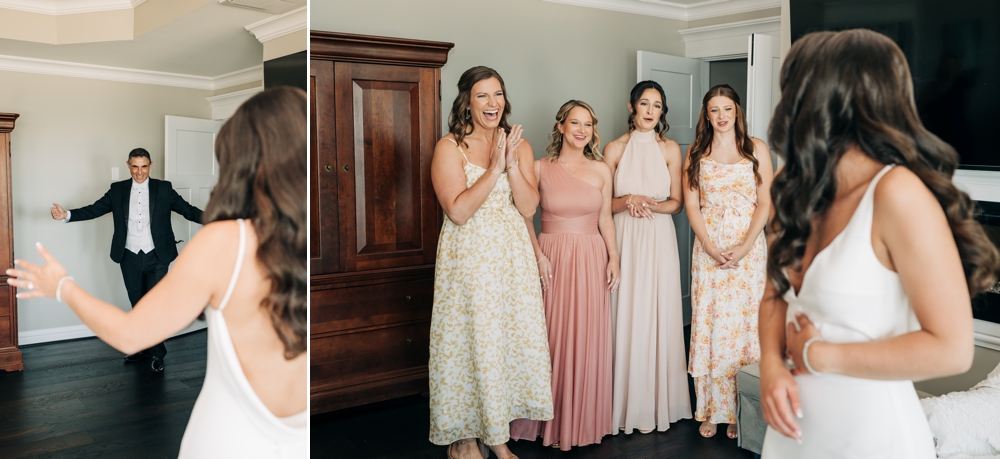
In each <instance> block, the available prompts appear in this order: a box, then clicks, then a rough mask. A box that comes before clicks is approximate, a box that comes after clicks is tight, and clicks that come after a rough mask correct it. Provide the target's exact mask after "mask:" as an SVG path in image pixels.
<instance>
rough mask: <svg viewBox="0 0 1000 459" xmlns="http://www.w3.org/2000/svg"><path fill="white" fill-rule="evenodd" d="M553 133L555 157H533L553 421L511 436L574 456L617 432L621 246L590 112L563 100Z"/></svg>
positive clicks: (518, 426) (514, 428)
mask: <svg viewBox="0 0 1000 459" xmlns="http://www.w3.org/2000/svg"><path fill="white" fill-rule="evenodd" d="M549 137H550V138H552V143H551V144H549V146H548V147H547V148H546V152H548V154H549V157H548V158H545V159H541V160H537V161H535V171H536V173H537V175H538V188H539V195H540V199H541V207H542V233H541V234H540V235H539V236H538V238H537V241H536V240H535V238H534V237H532V241H533V243H534V246H535V257H536V258H537V259H538V271H539V274H540V275H541V277H542V288H543V292H542V297H543V298H544V300H545V319H546V320H545V322H546V324H547V326H548V334H549V353H550V354H551V356H552V402H553V408H554V417H553V418H552V420H551V421H546V422H538V421H528V420H523V419H519V420H517V421H514V422H513V423H511V438H515V439H526V440H534V439H535V438H537V437H538V436H541V437H542V444H543V445H545V446H554V447H559V448H561V449H562V450H563V451H569V449H570V448H571V447H574V446H584V445H590V444H594V443H600V442H601V438H602V437H604V436H605V435H609V434H611V433H614V430H613V429H612V425H611V390H612V386H611V311H610V303H609V301H610V297H609V293H610V292H611V291H613V290H614V289H615V288H617V287H618V250H617V248H616V245H615V225H614V221H613V220H612V217H611V173H610V171H608V168H607V166H605V165H604V163H603V162H602V161H601V159H603V158H602V157H601V154H600V150H598V148H599V146H600V142H601V137H600V136H599V135H598V134H597V117H596V116H594V111H593V109H592V108H590V106H589V105H587V104H586V103H585V102H583V101H578V100H571V101H569V102H566V103H565V104H563V106H562V107H561V108H560V109H559V112H558V113H557V114H556V125H555V127H554V128H553V130H552V134H550V135H549ZM526 220H527V223H528V225H529V226H528V229H529V231H530V234H531V235H532V236H534V232H535V229H534V225H533V224H532V220H531V219H530V218H528V219H526Z"/></svg>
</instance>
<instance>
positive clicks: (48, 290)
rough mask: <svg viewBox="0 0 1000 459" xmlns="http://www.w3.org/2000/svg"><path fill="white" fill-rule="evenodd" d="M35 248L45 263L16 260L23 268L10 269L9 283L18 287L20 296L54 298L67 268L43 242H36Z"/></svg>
mask: <svg viewBox="0 0 1000 459" xmlns="http://www.w3.org/2000/svg"><path fill="white" fill-rule="evenodd" d="M35 248H36V249H38V253H39V254H41V255H42V259H43V260H45V264H44V265H41V266H39V265H36V264H34V263H31V262H28V261H25V260H14V264H15V265H17V266H20V267H21V269H8V270H7V275H8V276H10V278H8V279H7V283H8V284H10V285H13V286H14V287H17V288H18V290H20V292H18V294H17V297H18V298H53V297H55V296H56V287H57V286H58V285H59V280H60V279H62V278H63V277H65V276H66V270H65V269H64V268H63V267H62V264H60V263H59V260H56V259H55V258H54V257H53V256H52V255H51V254H49V251H48V250H45V247H43V246H42V243H41V242H36V243H35Z"/></svg>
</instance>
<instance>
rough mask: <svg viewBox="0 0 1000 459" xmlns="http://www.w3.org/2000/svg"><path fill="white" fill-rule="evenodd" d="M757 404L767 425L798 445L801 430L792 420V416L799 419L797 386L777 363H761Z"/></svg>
mask: <svg viewBox="0 0 1000 459" xmlns="http://www.w3.org/2000/svg"><path fill="white" fill-rule="evenodd" d="M760 405H761V408H763V411H764V420H765V421H767V424H768V425H769V426H771V427H772V428H774V429H775V430H777V431H778V432H781V434H782V435H784V436H786V437H788V438H791V439H793V440H795V441H798V442H799V443H801V442H802V429H801V428H800V427H799V424H798V422H796V421H795V419H796V417H799V418H801V417H802V405H801V402H800V401H799V386H798V384H796V383H795V378H793V377H792V373H791V372H790V371H788V369H787V368H785V367H784V365H782V364H781V362H780V361H779V362H772V363H770V364H768V365H765V362H763V361H762V362H761V365H760ZM793 413H794V414H793Z"/></svg>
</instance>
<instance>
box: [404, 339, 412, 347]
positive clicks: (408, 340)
mask: <svg viewBox="0 0 1000 459" xmlns="http://www.w3.org/2000/svg"><path fill="white" fill-rule="evenodd" d="M411 344H413V340H412V339H410V338H406V345H407V346H409V345H411Z"/></svg>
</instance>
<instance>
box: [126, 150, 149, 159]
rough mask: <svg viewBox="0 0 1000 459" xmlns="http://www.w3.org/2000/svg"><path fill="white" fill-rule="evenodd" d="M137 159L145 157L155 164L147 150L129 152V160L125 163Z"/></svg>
mask: <svg viewBox="0 0 1000 459" xmlns="http://www.w3.org/2000/svg"><path fill="white" fill-rule="evenodd" d="M135 157H143V158H146V159H147V160H149V162H153V158H150V157H149V152H148V151H146V149H145V148H135V149H133V150H132V151H130V152H128V159H126V160H125V162H128V161H131V160H132V158H135Z"/></svg>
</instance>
